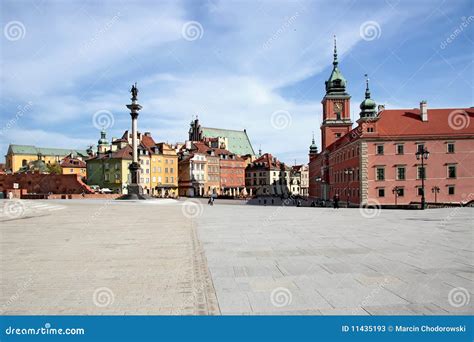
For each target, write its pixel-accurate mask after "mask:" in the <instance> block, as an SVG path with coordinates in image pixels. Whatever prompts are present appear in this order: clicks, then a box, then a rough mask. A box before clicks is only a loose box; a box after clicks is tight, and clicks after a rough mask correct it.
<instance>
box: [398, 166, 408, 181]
mask: <svg viewBox="0 0 474 342" xmlns="http://www.w3.org/2000/svg"><path fill="white" fill-rule="evenodd" d="M405 173H406V171H405V166H397V180H405Z"/></svg>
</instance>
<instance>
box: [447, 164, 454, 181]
mask: <svg viewBox="0 0 474 342" xmlns="http://www.w3.org/2000/svg"><path fill="white" fill-rule="evenodd" d="M448 178H456V165H448Z"/></svg>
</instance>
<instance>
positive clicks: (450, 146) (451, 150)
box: [447, 143, 454, 153]
mask: <svg viewBox="0 0 474 342" xmlns="http://www.w3.org/2000/svg"><path fill="white" fill-rule="evenodd" d="M447 149H448V153H454V143H448V144H447Z"/></svg>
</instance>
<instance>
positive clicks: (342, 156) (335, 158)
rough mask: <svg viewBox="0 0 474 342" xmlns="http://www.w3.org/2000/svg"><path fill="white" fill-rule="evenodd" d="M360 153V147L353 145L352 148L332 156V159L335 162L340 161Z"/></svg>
mask: <svg viewBox="0 0 474 342" xmlns="http://www.w3.org/2000/svg"><path fill="white" fill-rule="evenodd" d="M358 155H359V147H352V148H351V149H347V150H345V151H341V152H338V153H337V154H335V155H334V156H332V157H331V161H332V162H333V163H340V162H342V161H344V160H348V159H350V158H354V157H357V156H358Z"/></svg>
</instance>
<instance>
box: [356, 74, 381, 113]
mask: <svg viewBox="0 0 474 342" xmlns="http://www.w3.org/2000/svg"><path fill="white" fill-rule="evenodd" d="M364 76H365V99H364V101H362V103H361V104H360V110H361V112H360V119H363V120H365V119H367V118H375V117H376V116H377V110H376V109H375V108H376V107H377V104H376V103H375V101H374V100H372V99H371V98H370V89H369V77H368V75H367V74H365V75H364ZM360 119H359V120H360Z"/></svg>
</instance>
